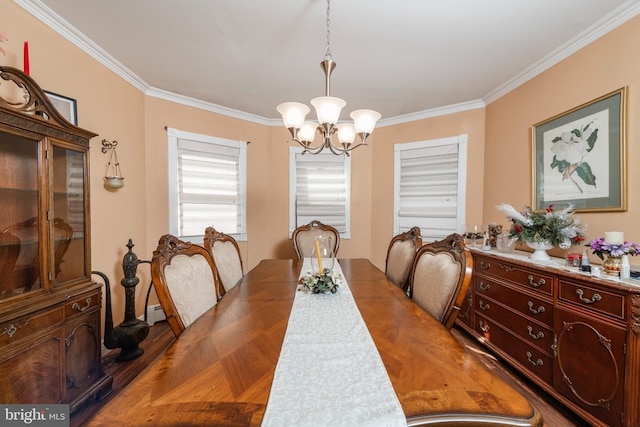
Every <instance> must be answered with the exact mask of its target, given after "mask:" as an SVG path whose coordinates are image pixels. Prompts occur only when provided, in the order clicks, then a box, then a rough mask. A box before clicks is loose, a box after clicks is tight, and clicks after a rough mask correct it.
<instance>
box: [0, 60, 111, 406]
mask: <svg viewBox="0 0 640 427" xmlns="http://www.w3.org/2000/svg"><path fill="white" fill-rule="evenodd" d="M94 136H96V135H95V134H94V133H92V132H89V131H87V130H83V129H80V128H79V127H77V126H74V125H72V124H71V123H69V122H67V121H66V120H65V119H64V118H63V117H62V116H61V115H60V114H59V113H58V112H57V111H56V109H55V108H54V106H53V105H52V104H51V102H50V101H49V99H48V98H47V96H46V94H45V93H44V92H43V91H42V90H41V89H40V87H39V86H38V85H37V83H36V82H35V81H34V80H33V79H32V78H31V77H29V76H28V75H26V74H24V73H23V72H21V71H20V70H17V69H15V68H11V67H0V171H1V172H0V201H1V202H0V383H1V386H0V402H2V403H34V404H46V403H67V404H69V405H70V408H71V411H73V410H74V409H75V408H77V407H78V406H79V405H80V404H81V403H82V402H84V401H85V400H87V399H89V398H100V397H102V396H104V395H105V394H106V393H107V392H108V391H109V390H110V388H111V382H112V380H111V378H110V377H109V376H107V375H105V374H104V371H103V369H102V366H101V357H100V347H101V346H100V338H101V330H100V327H101V326H100V310H101V296H102V292H101V289H100V286H99V285H98V284H96V283H95V282H93V281H92V280H91V263H90V261H91V242H90V234H89V232H90V223H89V181H88V177H89V170H88V169H89V164H88V156H87V154H88V150H89V140H90V139H91V138H92V137H94Z"/></svg>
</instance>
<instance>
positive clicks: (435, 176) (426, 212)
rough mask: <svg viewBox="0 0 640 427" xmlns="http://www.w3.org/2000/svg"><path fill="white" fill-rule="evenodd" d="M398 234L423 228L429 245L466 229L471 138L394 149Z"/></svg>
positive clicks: (414, 143) (461, 137) (464, 137)
mask: <svg viewBox="0 0 640 427" xmlns="http://www.w3.org/2000/svg"><path fill="white" fill-rule="evenodd" d="M394 151H395V154H394V209H393V212H394V220H393V232H394V234H399V233H403V232H405V231H407V230H409V229H410V228H411V227H413V226H418V227H420V230H421V231H422V237H423V239H424V240H425V241H435V240H440V239H442V238H444V237H446V236H448V235H449V234H451V233H456V232H460V231H461V230H462V228H463V227H464V225H463V224H464V215H465V195H466V171H467V135H460V136H457V137H451V138H442V139H435V140H430V141H421V142H413V143H409V144H395V145H394Z"/></svg>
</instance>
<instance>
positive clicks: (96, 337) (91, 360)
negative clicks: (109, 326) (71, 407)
mask: <svg viewBox="0 0 640 427" xmlns="http://www.w3.org/2000/svg"><path fill="white" fill-rule="evenodd" d="M65 346H66V355H65V357H66V381H65V383H66V398H65V401H67V402H73V401H75V400H76V399H77V398H79V397H81V396H82V395H83V394H84V393H86V392H87V391H88V389H89V388H90V387H91V386H93V384H94V383H95V382H96V380H98V379H99V378H100V377H101V365H100V311H93V312H92V313H89V314H87V315H85V316H82V317H80V318H78V319H77V320H75V321H74V322H72V323H71V324H69V325H67V327H66V338H65Z"/></svg>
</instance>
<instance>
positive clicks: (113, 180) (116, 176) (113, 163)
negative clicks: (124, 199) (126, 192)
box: [101, 139, 124, 190]
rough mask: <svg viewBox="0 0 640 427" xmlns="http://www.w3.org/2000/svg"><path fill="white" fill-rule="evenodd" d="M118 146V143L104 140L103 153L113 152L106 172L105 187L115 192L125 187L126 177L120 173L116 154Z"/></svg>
mask: <svg viewBox="0 0 640 427" xmlns="http://www.w3.org/2000/svg"><path fill="white" fill-rule="evenodd" d="M116 145H118V141H113V142H110V141H107V140H106V139H103V140H102V149H101V151H102V152H103V153H106V152H107V151H109V150H111V153H110V154H109V162H108V163H107V166H106V167H105V170H104V185H105V187H107V188H110V189H113V190H117V189H119V188H122V187H124V177H123V176H122V172H121V171H120V162H119V161H118V153H116Z"/></svg>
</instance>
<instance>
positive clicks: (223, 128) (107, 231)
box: [0, 2, 640, 324]
mask: <svg viewBox="0 0 640 427" xmlns="http://www.w3.org/2000/svg"><path fill="white" fill-rule="evenodd" d="M2 18H3V19H0V31H7V32H8V34H9V41H8V42H5V43H3V46H2V47H3V48H4V49H5V50H6V51H7V55H6V56H5V57H4V58H2V57H0V60H1V61H2V63H3V64H6V65H11V66H15V67H22V43H23V41H24V40H29V43H30V51H31V71H32V72H31V75H32V76H33V77H34V78H35V79H36V81H38V82H39V83H40V85H41V86H42V87H43V88H45V89H47V90H50V91H52V92H56V93H60V94H63V95H66V96H69V97H72V98H75V99H77V101H78V116H79V124H80V126H81V127H84V128H86V129H89V130H92V131H94V132H96V133H98V134H99V136H98V137H96V138H94V139H93V140H92V141H91V151H90V162H91V207H92V212H91V213H92V217H91V221H92V227H91V229H92V254H91V259H92V267H93V269H95V270H100V271H103V272H105V273H107V274H108V275H109V277H111V279H112V283H111V287H112V290H113V299H114V322H115V323H116V324H118V323H120V322H121V321H122V317H123V310H124V292H123V290H122V286H120V284H119V283H120V280H121V278H122V268H121V261H122V256H123V255H124V253H125V251H126V248H125V246H124V245H125V244H126V242H127V239H129V238H132V239H133V241H134V243H135V244H136V246H135V248H134V252H136V253H137V255H138V257H139V258H140V259H150V258H151V256H152V252H153V250H154V249H155V247H156V245H157V241H158V238H159V237H160V236H161V235H163V234H165V233H167V232H168V217H167V203H168V202H167V154H166V153H167V151H166V144H167V137H166V133H165V130H164V127H165V126H169V127H174V128H177V129H181V130H186V131H190V132H198V133H206V134H211V135H215V136H219V137H222V138H229V139H238V140H247V141H250V142H251V143H250V144H249V147H248V177H247V180H248V188H247V204H248V225H247V226H248V229H247V232H248V236H249V241H248V242H241V243H240V246H241V251H242V256H243V260H244V264H245V270H248V269H250V268H252V267H253V266H255V265H256V264H257V263H258V262H259V261H260V260H261V259H264V258H289V257H292V256H293V251H292V247H291V242H290V241H289V240H288V236H287V233H288V208H289V206H288V204H289V200H288V187H289V175H288V145H287V143H286V142H285V141H286V140H287V138H288V132H287V131H286V129H284V128H283V127H281V126H267V125H262V124H256V123H252V122H248V121H244V120H239V119H235V118H230V117H227V116H222V115H219V114H215V113H211V112H207V111H203V110H200V109H196V108H192V107H187V106H184V105H180V104H176V103H172V102H168V101H165V100H160V99H157V98H153V97H149V96H145V95H144V94H143V93H141V92H140V91H139V90H138V89H136V88H134V87H133V86H131V85H130V84H128V83H127V82H126V81H124V80H123V79H122V78H120V77H119V76H117V75H116V74H114V73H113V72H111V71H110V70H108V69H107V68H106V67H104V66H103V65H101V64H100V63H98V62H97V61H96V60H94V59H93V58H91V57H90V56H89V55H87V54H85V53H84V52H83V51H81V50H80V49H79V48H77V47H76V46H74V45H73V44H72V43H70V42H68V41H67V40H66V39H64V38H62V37H61V36H59V35H58V34H57V33H56V32H55V31H53V30H51V29H50V28H48V27H47V26H46V25H45V24H43V23H42V22H40V21H39V20H38V19H36V18H34V17H33V16H32V15H30V14H29V13H28V12H26V11H24V10H23V9H22V8H20V7H19V6H17V5H16V4H14V3H12V2H6V3H4V4H3V16H2ZM639 39H640V18H635V19H633V20H631V21H630V22H628V23H627V24H625V25H623V26H622V27H620V28H619V29H617V30H614V31H613V32H611V33H610V34H607V35H605V36H604V37H602V38H601V39H599V40H597V41H595V42H594V43H592V44H591V45H590V46H587V47H585V48H584V49H583V50H581V51H580V52H578V53H576V54H575V55H572V56H571V57H569V58H567V59H565V60H564V61H563V62H561V63H560V64H557V65H556V66H554V67H553V68H552V69H550V70H548V71H546V72H545V73H543V74H541V75H540V76H538V77H536V78H535V79H533V80H532V81H530V82H528V83H526V84H524V85H523V86H521V87H519V88H517V89H516V90H514V91H512V92H511V93H509V94H507V95H505V96H504V97H502V98H501V99H499V100H497V101H495V102H493V103H492V104H490V105H489V106H487V108H480V109H476V110H470V111H466V112H461V113H456V114H449V115H446V116H440V117H433V118H428V119H423V120H418V121H414V122H411V123H404V124H399V125H390V126H384V127H379V128H378V129H377V130H376V132H375V133H374V135H373V136H372V137H371V139H370V146H369V147H368V148H359V149H358V150H357V151H355V152H354V153H353V156H352V207H351V214H352V237H351V239H349V240H343V241H342V242H341V246H340V253H339V255H340V256H342V257H345V258H357V257H361V258H370V259H371V260H372V261H373V262H374V263H375V264H376V265H377V266H378V267H379V268H381V269H383V268H384V261H385V256H386V250H387V246H388V242H389V240H390V239H391V237H392V225H393V212H392V207H393V144H395V143H407V142H414V141H422V140H428V139H435V138H443V137H450V136H456V135H460V134H468V135H469V143H468V144H469V145H468V148H469V151H468V158H469V164H468V171H467V189H468V195H467V200H466V203H467V209H466V217H467V221H468V222H484V223H487V222H493V221H495V222H500V223H505V222H506V221H504V217H503V215H501V214H500V213H499V212H497V211H496V210H495V208H494V206H495V205H496V204H498V203H501V202H507V203H511V204H513V205H514V206H515V205H523V204H528V203H530V199H529V195H530V180H531V176H530V155H531V154H530V145H529V144H530V137H529V132H530V126H531V125H532V124H534V123H537V122H539V121H541V120H544V119H546V118H549V117H552V116H554V115H556V114H558V113H560V112H562V111H565V110H567V109H570V108H573V107H575V106H577V105H580V104H581V103H584V102H587V101H589V100H591V99H594V98H596V97H598V96H600V95H602V94H605V93H608V92H610V91H611V90H614V89H617V88H619V87H621V86H624V85H627V86H629V101H628V117H629V121H628V134H627V138H628V140H629V141H630V144H629V145H628V160H629V164H630V165H633V164H635V163H637V162H635V160H640V151H639V150H637V149H635V147H634V144H633V143H632V142H633V141H634V140H635V139H636V137H637V136H638V133H639V129H638V127H639V126H640V124H638V122H637V121H636V120H633V119H634V118H635V117H636V116H637V113H638V100H639V98H638V95H636V91H637V89H638V84H639V83H640V73H638V71H639V70H640V57H638V56H637V55H636V54H635V44H634V43H635V41H636V40H639ZM103 138H106V139H108V140H114V139H115V140H118V141H119V145H118V152H119V157H120V162H121V167H122V172H123V174H124V176H125V177H126V179H125V187H124V188H123V189H121V190H119V191H117V192H109V191H107V190H106V189H104V188H103V183H102V176H103V173H104V166H105V164H106V162H107V156H106V155H105V154H102V153H101V152H100V141H101V140H102V139H103ZM629 178H630V179H629V211H628V212H624V213H604V214H595V213H594V214H584V215H581V218H582V219H583V222H586V223H588V224H589V234H590V236H593V237H595V236H598V235H602V233H603V232H604V230H611V229H613V228H614V227H615V228H619V229H621V230H623V231H625V235H626V236H627V237H628V238H629V239H632V240H636V241H637V240H639V239H640V227H639V226H638V225H637V223H636V222H635V221H634V213H635V214H636V215H635V216H637V213H638V212H639V211H640V207H639V206H638V201H637V200H635V199H634V197H633V196H634V192H635V193H636V194H637V185H634V183H633V181H632V179H633V178H634V169H633V168H632V169H631V172H630V174H629ZM139 271H140V273H139V276H140V278H141V286H139V287H138V288H137V293H136V299H137V314H138V315H140V314H142V305H143V304H144V296H145V293H146V287H147V286H148V283H149V280H148V279H149V278H148V268H146V266H141V267H140V269H139Z"/></svg>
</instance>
